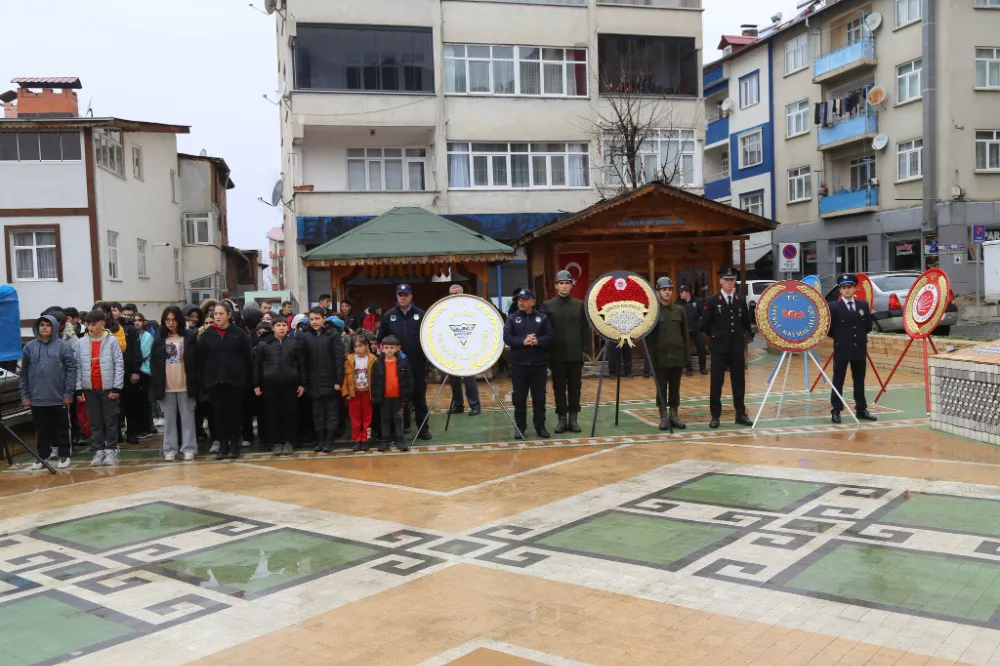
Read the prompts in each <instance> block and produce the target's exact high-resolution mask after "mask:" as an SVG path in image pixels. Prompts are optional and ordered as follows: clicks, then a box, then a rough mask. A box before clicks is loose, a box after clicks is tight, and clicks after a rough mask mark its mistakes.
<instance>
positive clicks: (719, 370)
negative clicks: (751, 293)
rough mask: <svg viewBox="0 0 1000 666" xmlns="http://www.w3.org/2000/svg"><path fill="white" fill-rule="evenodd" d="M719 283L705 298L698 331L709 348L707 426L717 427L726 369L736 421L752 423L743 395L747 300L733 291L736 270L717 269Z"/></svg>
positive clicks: (744, 389) (744, 390)
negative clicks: (710, 360)
mask: <svg viewBox="0 0 1000 666" xmlns="http://www.w3.org/2000/svg"><path fill="white" fill-rule="evenodd" d="M719 286H720V287H721V288H722V290H721V291H720V292H719V293H717V294H715V295H713V296H709V297H708V298H707V299H705V302H704V304H703V305H702V313H701V332H702V333H705V334H707V335H708V336H709V338H710V341H709V343H708V349H709V351H711V352H712V377H711V391H710V393H709V405H710V408H711V410H712V421H711V422H710V423H709V424H708V425H709V427H710V428H718V427H719V418H720V417H721V416H722V384H723V382H724V381H725V379H726V370H729V382H730V384H731V385H732V389H733V407H735V408H736V425H745V426H752V425H753V421H751V420H750V417H748V416H747V408H746V403H745V402H744V401H743V395H744V393H745V392H746V366H745V363H746V352H745V347H744V340H743V336H744V335H747V336H749V339H750V340H751V341H752V340H753V330H752V329H751V328H750V310H749V309H748V308H747V301H746V299H745V298H744V297H742V296H740V295H739V294H738V293H736V270H735V269H733V268H722V269H719Z"/></svg>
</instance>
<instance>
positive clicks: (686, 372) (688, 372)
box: [684, 368, 694, 377]
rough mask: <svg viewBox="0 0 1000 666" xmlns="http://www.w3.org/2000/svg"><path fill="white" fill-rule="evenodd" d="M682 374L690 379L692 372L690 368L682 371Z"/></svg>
mask: <svg viewBox="0 0 1000 666" xmlns="http://www.w3.org/2000/svg"><path fill="white" fill-rule="evenodd" d="M684 374H685V375H687V376H688V377H690V376H691V375H693V374H694V372H692V370H691V368H687V369H686V370H684Z"/></svg>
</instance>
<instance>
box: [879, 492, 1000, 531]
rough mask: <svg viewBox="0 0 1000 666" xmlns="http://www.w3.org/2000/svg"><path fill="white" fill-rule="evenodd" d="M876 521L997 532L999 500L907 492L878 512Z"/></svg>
mask: <svg viewBox="0 0 1000 666" xmlns="http://www.w3.org/2000/svg"><path fill="white" fill-rule="evenodd" d="M878 521H879V522H886V523H894V524H896V525H906V526H908V527H927V528H930V529H938V530H945V531H957V532H973V533H975V534H982V535H985V536H1000V502H996V501H990V500H984V499H974V498H971V497H955V496H952V495H924V494H922V493H910V494H909V495H908V496H907V499H906V501H905V502H901V503H900V504H898V505H896V506H895V507H893V508H892V509H891V510H890V511H889V512H888V513H884V514H882V515H881V516H879V518H878Z"/></svg>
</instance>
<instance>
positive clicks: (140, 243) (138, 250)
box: [135, 238, 149, 277]
mask: <svg viewBox="0 0 1000 666" xmlns="http://www.w3.org/2000/svg"><path fill="white" fill-rule="evenodd" d="M135 256H136V264H137V265H138V267H139V277H149V273H148V272H147V270H146V241H144V240H142V239H141V238H139V239H137V240H136V241H135Z"/></svg>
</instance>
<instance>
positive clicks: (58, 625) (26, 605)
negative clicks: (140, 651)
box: [0, 595, 135, 665]
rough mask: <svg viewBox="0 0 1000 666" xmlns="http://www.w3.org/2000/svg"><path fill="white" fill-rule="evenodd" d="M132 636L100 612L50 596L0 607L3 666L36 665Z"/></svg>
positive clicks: (13, 602) (129, 630) (39, 596)
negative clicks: (10, 665) (78, 606)
mask: <svg viewBox="0 0 1000 666" xmlns="http://www.w3.org/2000/svg"><path fill="white" fill-rule="evenodd" d="M133 633H135V632H134V630H133V629H130V628H129V627H127V626H125V625H123V624H120V623H118V622H115V621H114V620H111V619H108V618H107V617H106V614H105V613H102V612H100V609H96V610H95V609H91V610H89V611H88V610H82V609H81V608H77V607H76V606H73V605H71V604H69V603H67V602H65V601H63V600H61V599H58V598H53V597H51V596H44V595H36V596H32V597H25V598H23V599H18V600H17V601H11V602H8V603H5V604H2V605H0V659H2V660H3V663H4V664H5V665H8V664H35V663H38V662H41V661H45V660H48V659H55V658H56V657H59V656H61V655H65V654H68V653H70V652H75V651H77V650H86V649H87V648H89V647H91V646H94V645H98V644H100V643H103V642H105V641H110V640H114V639H117V638H122V637H124V636H128V635H130V634H133ZM5 653H7V654H5ZM8 655H10V656H9V658H8Z"/></svg>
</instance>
